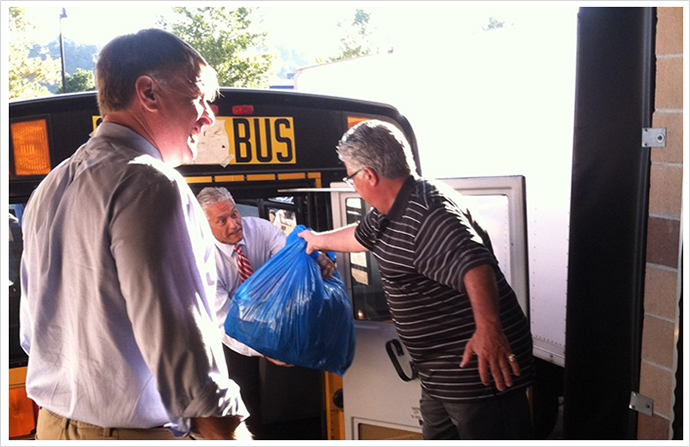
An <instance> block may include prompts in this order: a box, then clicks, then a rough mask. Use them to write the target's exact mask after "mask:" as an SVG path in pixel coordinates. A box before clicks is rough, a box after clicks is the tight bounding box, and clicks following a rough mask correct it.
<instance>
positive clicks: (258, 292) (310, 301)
mask: <svg viewBox="0 0 690 447" xmlns="http://www.w3.org/2000/svg"><path fill="white" fill-rule="evenodd" d="M304 230H305V227H304V226H302V225H299V226H297V227H296V228H295V229H294V230H293V232H292V233H291V234H290V236H289V237H288V239H287V241H286V244H285V247H284V248H283V249H282V250H281V251H279V252H278V253H276V255H275V256H273V257H272V258H271V259H269V260H268V262H266V263H265V264H264V265H263V266H261V268H259V269H258V270H257V271H256V272H254V274H253V275H252V276H250V277H249V279H247V280H246V281H245V282H244V283H243V284H242V285H241V286H240V287H239V288H238V289H237V291H236V292H235V295H234V296H233V298H232V301H231V303H230V310H229V313H228V317H227V319H226V320H225V332H226V333H227V334H228V335H229V336H230V337H232V338H234V339H236V340H238V341H240V342H242V343H244V344H245V345H247V346H250V347H251V348H253V349H255V350H256V351H258V352H260V353H262V354H263V355H265V356H266V357H269V358H272V359H275V360H279V361H281V362H284V363H287V364H290V365H295V366H301V367H304V368H310V369H318V370H322V371H329V372H332V373H335V374H338V375H340V376H342V375H343V374H344V373H345V371H346V370H347V368H349V366H350V365H351V364H352V359H353V357H354V353H355V332H354V323H353V320H352V308H351V306H350V299H349V297H348V295H347V292H346V290H345V284H344V283H343V281H342V278H341V277H340V275H339V273H338V272H337V271H336V272H335V273H334V274H333V276H332V277H331V279H329V280H324V279H323V278H322V277H321V269H320V268H319V265H318V264H317V263H316V261H315V258H316V257H317V256H318V253H313V254H312V255H311V256H310V255H308V254H307V253H306V247H307V243H306V241H304V240H303V239H301V238H299V237H297V234H298V233H300V232H302V231H304Z"/></svg>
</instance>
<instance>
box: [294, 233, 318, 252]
mask: <svg viewBox="0 0 690 447" xmlns="http://www.w3.org/2000/svg"><path fill="white" fill-rule="evenodd" d="M297 236H298V237H301V238H302V239H304V240H305V241H307V254H308V255H310V254H312V253H314V251H315V250H318V248H317V247H316V239H317V238H318V237H319V236H318V235H317V234H314V233H313V232H311V231H309V230H305V231H303V232H301V233H299V234H298V235H297Z"/></svg>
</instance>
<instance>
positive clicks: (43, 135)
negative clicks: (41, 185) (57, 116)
mask: <svg viewBox="0 0 690 447" xmlns="http://www.w3.org/2000/svg"><path fill="white" fill-rule="evenodd" d="M10 126H11V129H12V147H13V149H14V170H15V174H16V175H17V176H29V175H46V174H48V173H49V172H50V150H49V147H48V125H47V123H46V120H44V119H43V120H36V121H24V122H21V123H12V124H11V125H10Z"/></svg>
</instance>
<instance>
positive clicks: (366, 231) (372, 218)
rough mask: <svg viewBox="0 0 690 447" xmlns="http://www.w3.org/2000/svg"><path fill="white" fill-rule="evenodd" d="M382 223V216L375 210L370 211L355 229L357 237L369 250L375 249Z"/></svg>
mask: <svg viewBox="0 0 690 447" xmlns="http://www.w3.org/2000/svg"><path fill="white" fill-rule="evenodd" d="M379 225H380V218H379V215H378V213H377V212H376V211H375V210H372V211H369V212H368V213H367V214H365V215H364V217H363V218H362V220H361V221H360V222H359V224H358V225H357V228H356V229H355V239H357V242H359V243H360V244H361V245H362V246H363V247H364V248H366V249H367V250H369V251H373V250H374V241H375V239H376V234H377V232H378V228H379Z"/></svg>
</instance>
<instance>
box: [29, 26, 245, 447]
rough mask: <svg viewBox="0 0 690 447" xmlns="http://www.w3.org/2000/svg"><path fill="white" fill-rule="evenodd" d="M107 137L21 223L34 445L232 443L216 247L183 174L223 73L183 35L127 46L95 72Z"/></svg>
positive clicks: (63, 169)
mask: <svg viewBox="0 0 690 447" xmlns="http://www.w3.org/2000/svg"><path fill="white" fill-rule="evenodd" d="M96 85H97V86H98V105H99V109H100V113H101V116H102V117H103V123H102V124H101V125H100V126H99V128H98V129H97V131H96V132H95V135H94V136H93V137H92V138H91V139H90V140H89V141H88V142H87V143H86V144H84V145H83V146H82V147H80V148H79V149H78V150H77V151H76V152H75V153H74V154H73V155H72V156H71V157H70V158H69V159H67V160H65V161H64V162H63V163H61V164H60V165H59V166H57V167H56V168H55V169H53V170H52V172H51V173H50V174H49V175H48V176H47V177H46V178H45V179H44V180H43V181H42V182H41V184H40V185H39V186H38V188H37V189H36V190H35V191H34V193H33V194H32V196H31V198H30V199H29V202H28V204H27V207H26V211H25V213H24V222H23V230H24V255H23V259H22V266H21V289H22V300H21V301H22V302H21V345H22V348H24V350H25V351H26V352H27V354H28V355H29V362H28V371H27V377H26V389H27V394H28V396H29V397H30V398H31V399H33V400H34V402H36V404H38V405H39V406H40V408H41V409H40V411H39V415H38V424H37V432H36V438H37V439H41V440H47V439H53V440H55V439H67V440H71V439H138V440H142V439H168V440H172V439H180V438H185V439H190V437H189V434H190V432H191V433H199V434H200V435H201V437H203V438H205V439H233V438H234V437H235V429H236V428H237V427H238V425H239V424H240V421H241V420H242V418H243V417H246V415H247V410H246V408H245V407H244V404H243V403H242V400H241V399H240V397H239V388H238V386H237V384H236V383H234V382H232V381H231V380H229V379H228V377H227V375H226V374H225V369H226V365H225V358H224V356H223V352H222V344H221V342H220V340H219V339H218V336H217V332H216V324H215V318H214V317H215V316H214V313H213V300H214V297H215V287H214V286H215V278H216V268H215V259H214V250H215V249H214V245H213V234H212V233H211V231H210V228H209V226H208V223H207V222H206V219H205V216H204V214H203V211H202V210H201V208H200V207H199V204H198V203H197V201H196V200H195V197H194V194H193V193H192V191H191V190H190V189H189V187H188V186H187V184H186V182H185V180H184V178H182V176H181V175H180V174H179V173H178V172H177V171H176V170H175V169H174V167H175V166H178V165H179V164H181V163H185V162H189V161H191V160H192V159H193V157H194V156H195V154H196V145H197V141H198V135H199V134H200V133H201V131H202V129H203V128H204V127H206V126H210V125H211V124H213V122H214V119H215V118H214V115H213V112H212V111H211V109H210V106H209V101H212V100H213V99H214V97H215V95H216V92H217V88H218V84H217V80H216V74H215V71H214V70H213V69H212V68H211V67H209V66H208V64H207V63H206V61H205V60H204V59H203V58H202V57H201V55H200V54H199V53H198V52H197V51H196V50H194V49H193V48H192V47H190V46H189V45H187V44H186V43H184V42H183V41H182V40H180V39H179V38H177V37H175V36H174V35H172V34H170V33H167V32H165V31H162V30H157V29H149V30H142V31H139V32H138V33H136V34H128V35H124V36H120V37H117V38H115V39H114V40H112V41H111V42H110V43H109V44H107V45H106V46H105V47H104V48H103V49H102V50H101V52H100V54H99V58H98V63H97V65H96Z"/></svg>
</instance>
